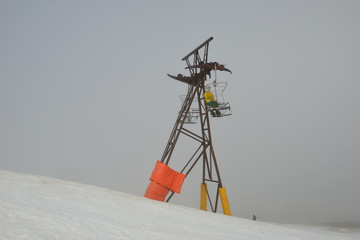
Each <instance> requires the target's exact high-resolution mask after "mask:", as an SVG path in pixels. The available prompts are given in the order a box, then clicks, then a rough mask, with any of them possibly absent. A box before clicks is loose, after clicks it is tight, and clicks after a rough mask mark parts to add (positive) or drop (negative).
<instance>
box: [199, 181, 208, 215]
mask: <svg viewBox="0 0 360 240" xmlns="http://www.w3.org/2000/svg"><path fill="white" fill-rule="evenodd" d="M205 184H206V183H205ZM205 184H204V183H201V186H200V210H204V211H207V194H206V185H205Z"/></svg>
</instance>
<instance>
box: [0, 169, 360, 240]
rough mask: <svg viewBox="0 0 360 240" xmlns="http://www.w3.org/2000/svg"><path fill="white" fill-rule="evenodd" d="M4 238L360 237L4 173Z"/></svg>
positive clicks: (0, 180)
mask: <svg viewBox="0 0 360 240" xmlns="http://www.w3.org/2000/svg"><path fill="white" fill-rule="evenodd" d="M0 239H2V240H13V239H44V240H45V239H46V240H47V239H76V240H82V239H84V240H85V239H86V240H89V239H117V240H118V239H134V240H138V239H146V240H161V239H166V240H169V239H171V240H176V239H206V240H211V239H216V240H220V239H225V240H228V239H240V240H241V239H243V240H250V239H256V240H261V239H264V240H273V239H274V240H275V239H276V240H304V239H309V240H310V239H311V240H314V239H316V240H321V239H327V240H333V239H337V240H340V239H341V240H346V239H360V232H359V231H357V230H351V231H350V230H349V231H332V230H331V229H328V228H325V227H306V226H295V225H283V224H270V223H264V222H259V221H252V220H246V219H241V218H237V217H230V216H225V215H222V214H214V213H211V212H205V211H200V210H197V209H192V208H187V207H183V206H178V205H174V204H171V203H163V202H157V201H153V200H149V199H146V198H144V197H138V196H133V195H130V194H125V193H120V192H115V191H111V190H107V189H103V188H99V187H94V186H89V185H84V184H79V183H74V182H67V181H62V180H57V179H52V178H47V177H40V176H33V175H25V174H19V173H13V172H7V171H0Z"/></svg>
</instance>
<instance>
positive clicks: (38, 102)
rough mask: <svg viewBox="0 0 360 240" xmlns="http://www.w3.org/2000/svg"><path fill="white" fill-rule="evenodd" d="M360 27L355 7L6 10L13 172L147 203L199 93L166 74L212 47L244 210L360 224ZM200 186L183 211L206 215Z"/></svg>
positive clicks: (1, 64)
mask: <svg viewBox="0 0 360 240" xmlns="http://www.w3.org/2000/svg"><path fill="white" fill-rule="evenodd" d="M359 26H360V1H355V0H354V1H350V0H339V1H333V0H323V1H321V0H305V1H285V0H283V1H281V0H273V1H267V0H264V1H259V0H255V1H254V0H251V1H250V0H249V1H194V0H191V1H188V0H183V1H110V0H106V1H88V0H86V1H85V0H71V1H70V0H65V1H45V0H44V1H40V0H34V1H25V0H23V1H21V0H19V1H12V0H11V1H10V0H8V1H7V0H1V1H0V32H1V37H0V168H1V169H3V170H9V171H17V172H24V173H30V174H38V175H45V176H50V177H56V178H61V179H66V180H71V181H77V182H82V183H86V184H93V185H97V186H101V187H106V188H109V189H113V190H117V191H121V192H126V193H131V194H134V195H138V196H142V195H143V194H144V191H145V189H146V187H147V185H148V183H149V181H148V178H149V177H150V174H151V172H152V169H153V167H154V165H155V163H156V160H158V159H159V158H161V155H162V152H163V150H164V148H165V145H166V142H167V140H168V137H169V135H170V131H171V129H172V127H173V125H174V123H175V120H176V117H177V113H178V111H179V110H180V106H181V101H180V98H179V95H181V94H184V93H185V92H186V85H185V84H183V83H180V82H177V81H175V80H172V79H170V78H168V77H167V75H166V74H167V73H170V74H178V73H183V74H185V73H186V70H185V69H184V67H185V63H184V62H183V61H181V59H182V57H184V56H185V55H186V54H187V53H189V52H190V51H191V50H192V49H194V48H195V47H197V46H198V45H199V44H201V43H202V42H203V41H205V40H206V39H208V38H209V37H211V36H212V37H214V40H213V41H211V43H210V48H209V61H217V62H220V63H225V64H226V66H227V67H228V68H230V69H231V70H232V72H233V74H232V75H230V74H228V73H224V72H221V73H219V74H218V78H219V81H220V80H221V81H227V82H228V83H229V85H228V88H227V90H226V91H225V92H224V96H225V98H226V99H227V100H228V101H229V102H230V104H231V107H232V111H233V115H232V116H230V117H225V118H221V119H212V121H211V127H212V136H213V141H214V147H215V153H216V156H217V159H218V164H219V167H220V171H221V175H222V180H223V183H224V186H225V187H226V189H227V193H228V198H229V202H230V206H231V211H232V214H233V215H234V216H238V217H243V218H251V217H252V214H256V215H257V216H258V219H259V220H262V221H278V222H306V223H320V222H321V223H322V222H341V221H360V187H359V183H360V174H359V170H360V125H359V123H360V107H359V104H360V27H359ZM171 164H173V165H171ZM171 164H170V166H172V167H173V168H175V169H176V164H178V162H174V163H171ZM176 170H180V169H176ZM200 181H201V178H200V175H197V172H196V171H194V174H193V175H192V176H191V177H190V176H189V178H188V179H186V182H185V184H184V186H183V189H182V194H180V195H177V196H176V197H175V198H174V201H173V202H174V203H177V204H182V205H186V206H189V207H194V208H198V205H199V189H200Z"/></svg>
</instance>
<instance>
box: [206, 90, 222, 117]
mask: <svg viewBox="0 0 360 240" xmlns="http://www.w3.org/2000/svg"><path fill="white" fill-rule="evenodd" d="M204 97H205V102H206V105H208V106H209V108H210V113H211V115H212V116H213V117H220V116H221V112H220V111H219V103H218V102H217V101H216V100H215V98H214V94H212V92H211V87H210V86H206V87H205V93H204Z"/></svg>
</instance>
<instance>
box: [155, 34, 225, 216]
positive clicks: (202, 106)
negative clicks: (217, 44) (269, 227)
mask: <svg viewBox="0 0 360 240" xmlns="http://www.w3.org/2000/svg"><path fill="white" fill-rule="evenodd" d="M211 40H213V38H212V37H211V38H209V39H207V40H206V41H205V42H203V43H202V44H201V45H200V46H198V47H197V48H195V49H194V50H193V51H191V52H190V53H189V54H187V55H186V56H185V57H184V58H182V61H185V62H186V64H187V69H188V70H189V72H190V77H186V78H183V79H185V80H186V81H183V79H177V80H180V81H182V82H186V83H187V84H188V92H187V95H186V97H185V100H184V101H183V104H182V107H181V110H180V112H179V115H178V117H177V119H176V122H175V125H174V127H173V129H172V132H171V134H170V137H169V140H168V142H167V145H166V147H165V150H164V153H163V155H162V158H161V160H160V161H161V162H163V163H165V164H167V165H168V164H169V162H170V160H171V157H172V154H173V152H174V149H175V147H176V143H177V142H178V139H179V136H180V135H185V136H187V137H189V138H190V139H192V140H193V141H195V142H196V143H197V144H198V147H197V149H196V150H195V152H194V153H193V154H192V156H191V157H190V159H189V160H188V161H187V162H186V164H185V166H184V167H183V169H182V170H181V173H183V174H186V175H188V174H189V173H190V172H191V171H192V169H193V168H194V166H195V165H196V164H197V163H199V162H202V166H203V167H202V183H204V185H205V188H206V192H207V197H208V202H209V205H210V207H211V210H212V212H216V211H217V206H218V202H219V188H222V181H221V177H220V171H219V167H218V164H217V161H216V157H215V152H214V147H213V144H212V137H211V129H210V118H209V115H210V114H209V110H208V107H207V106H206V103H205V99H204V91H205V88H204V87H205V81H206V78H207V76H210V71H211V70H206V69H199V68H193V67H192V66H195V65H199V64H200V63H201V64H206V63H208V49H209V43H210V41H211ZM199 53H201V54H199ZM169 76H170V75H169ZM194 101H196V102H197V103H198V105H199V106H198V109H199V113H198V114H199V122H200V124H199V125H200V128H201V133H200V134H196V133H195V132H193V131H190V130H189V129H187V128H186V127H185V126H187V125H184V123H185V121H186V119H187V117H188V115H189V112H190V107H191V105H192V103H193V102H194ZM196 146H197V145H196ZM208 184H216V185H217V186H216V189H217V190H212V191H216V192H215V194H214V193H213V192H212V193H210V189H209V188H208V187H207V186H208ZM173 195H174V192H172V193H171V194H170V195H169V196H168V197H167V199H166V202H168V201H169V200H170V199H171V198H172V196H173Z"/></svg>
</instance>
